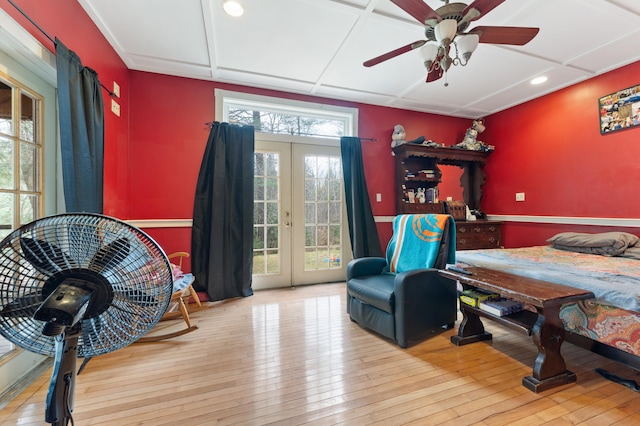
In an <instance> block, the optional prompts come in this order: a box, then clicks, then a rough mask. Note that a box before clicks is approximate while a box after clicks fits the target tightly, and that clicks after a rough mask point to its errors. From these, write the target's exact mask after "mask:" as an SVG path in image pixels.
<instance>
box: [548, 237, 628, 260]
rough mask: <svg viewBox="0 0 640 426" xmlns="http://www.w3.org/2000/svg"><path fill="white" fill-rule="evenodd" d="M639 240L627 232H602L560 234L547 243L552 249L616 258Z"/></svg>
mask: <svg viewBox="0 0 640 426" xmlns="http://www.w3.org/2000/svg"><path fill="white" fill-rule="evenodd" d="M639 240H640V238H639V237H638V236H636V235H633V234H629V233H627V232H603V233H600V234H588V233H581V232H561V233H559V234H556V235H554V236H553V237H551V238H549V239H548V240H547V241H548V242H550V243H552V244H553V247H554V248H557V249H560V250H568V251H575V252H578V253H589V254H600V255H603V256H618V255H620V254H622V253H624V251H625V250H626V249H627V248H628V247H630V246H633V245H635V244H636V243H637V242H638V241H639Z"/></svg>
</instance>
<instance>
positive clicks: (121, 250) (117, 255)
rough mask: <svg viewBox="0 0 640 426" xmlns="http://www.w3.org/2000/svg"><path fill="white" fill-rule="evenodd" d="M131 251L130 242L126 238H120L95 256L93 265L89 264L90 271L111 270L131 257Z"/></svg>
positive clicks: (102, 248) (101, 249) (92, 261)
mask: <svg viewBox="0 0 640 426" xmlns="http://www.w3.org/2000/svg"><path fill="white" fill-rule="evenodd" d="M129 249H130V244H129V240H128V239H126V238H118V239H117V240H115V241H114V242H112V243H109V244H107V245H106V246H103V247H101V248H100V250H98V252H97V253H96V254H95V255H93V258H92V259H91V263H89V269H91V270H93V271H102V270H105V269H111V268H113V267H114V266H116V265H117V264H119V263H120V262H122V261H123V260H124V259H125V258H126V257H127V256H129Z"/></svg>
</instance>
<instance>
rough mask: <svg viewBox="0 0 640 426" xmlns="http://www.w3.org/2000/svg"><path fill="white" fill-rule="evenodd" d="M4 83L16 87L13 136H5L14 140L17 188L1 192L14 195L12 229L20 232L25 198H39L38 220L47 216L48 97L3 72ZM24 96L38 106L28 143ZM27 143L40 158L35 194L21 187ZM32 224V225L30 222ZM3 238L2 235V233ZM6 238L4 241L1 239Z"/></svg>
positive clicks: (13, 97) (12, 107)
mask: <svg viewBox="0 0 640 426" xmlns="http://www.w3.org/2000/svg"><path fill="white" fill-rule="evenodd" d="M0 81H2V82H3V83H4V84H6V85H8V86H10V87H12V95H11V98H12V105H11V116H12V117H11V118H12V122H13V124H12V128H13V134H6V133H2V137H4V138H7V139H11V140H12V141H13V144H14V157H13V169H14V176H13V177H14V182H13V184H14V186H13V189H3V188H0V193H5V194H6V193H10V194H13V195H14V200H13V218H12V223H11V230H14V229H17V228H19V227H20V226H22V225H25V224H26V223H21V213H22V206H21V195H35V196H36V199H37V207H36V211H35V218H34V220H35V219H38V218H41V217H43V216H44V214H45V190H44V189H45V188H44V175H45V155H44V150H45V144H44V133H45V132H44V114H45V110H44V96H42V95H41V94H40V93H38V92H37V91H36V90H33V89H32V88H30V87H28V86H27V85H26V84H24V83H22V82H20V81H18V80H16V79H15V78H12V77H11V76H9V75H7V74H6V73H5V72H2V71H0ZM22 94H25V95H27V96H29V97H30V98H31V99H33V100H34V102H35V103H36V108H34V113H35V115H36V116H35V118H34V122H35V125H34V131H33V141H28V140H25V139H23V138H22V134H21V119H20V117H21V112H22V110H21V100H22ZM23 143H26V144H28V145H30V146H33V147H35V148H36V151H37V155H36V156H35V160H36V162H37V164H36V170H37V171H36V182H35V186H36V188H35V191H28V190H24V189H22V188H21V186H20V164H21V162H20V157H21V153H22V149H21V148H22V144H23ZM27 223H28V222H27ZM0 236H1V234H0ZM1 239H2V238H0V240H1Z"/></svg>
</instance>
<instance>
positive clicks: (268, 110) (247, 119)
mask: <svg viewBox="0 0 640 426" xmlns="http://www.w3.org/2000/svg"><path fill="white" fill-rule="evenodd" d="M218 108H221V109H222V121H226V122H229V123H236V124H245V125H251V126H253V127H254V128H255V131H256V132H258V133H267V134H278V135H292V136H303V137H311V138H325V139H338V138H340V137H341V136H351V135H353V134H355V128H356V126H357V123H356V120H357V110H356V109H355V108H346V107H338V106H332V105H324V104H317V103H313V102H302V101H292V100H288V99H281V98H271V97H267V96H259V95H250V94H247V93H236V92H226V91H224V90H216V110H218Z"/></svg>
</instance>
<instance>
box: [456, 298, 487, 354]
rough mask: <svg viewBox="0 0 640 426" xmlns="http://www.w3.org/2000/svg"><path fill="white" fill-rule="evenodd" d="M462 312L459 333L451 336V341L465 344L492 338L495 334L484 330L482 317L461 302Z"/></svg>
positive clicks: (459, 344)
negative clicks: (492, 334)
mask: <svg viewBox="0 0 640 426" xmlns="http://www.w3.org/2000/svg"><path fill="white" fill-rule="evenodd" d="M460 312H462V322H461V323H460V327H458V335H457V336H451V343H453V344H454V345H456V346H464V345H468V344H469V343H475V342H481V341H484V340H491V338H492V337H493V336H491V333H487V332H486V331H485V330H484V325H483V324H482V321H481V320H480V317H479V316H478V315H477V314H476V313H474V312H471V311H469V310H467V309H465V307H464V304H462V303H461V304H460Z"/></svg>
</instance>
